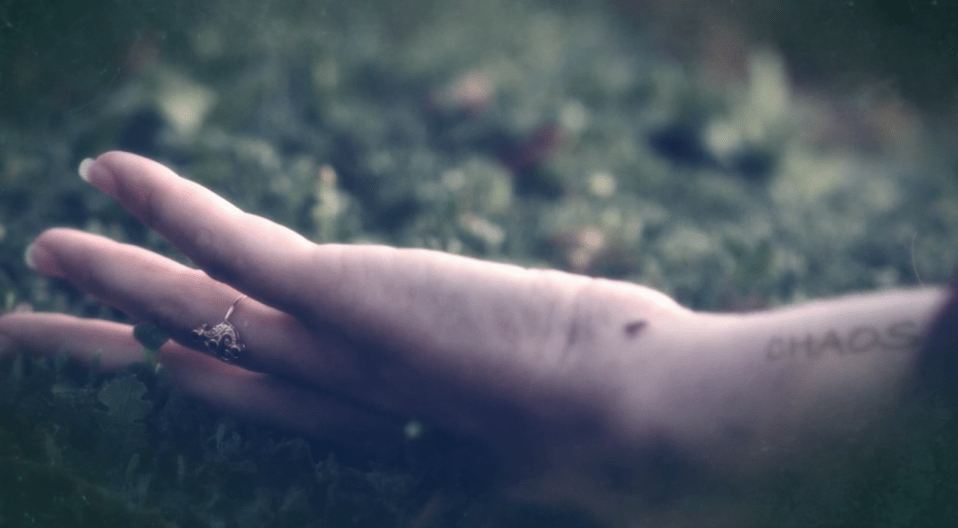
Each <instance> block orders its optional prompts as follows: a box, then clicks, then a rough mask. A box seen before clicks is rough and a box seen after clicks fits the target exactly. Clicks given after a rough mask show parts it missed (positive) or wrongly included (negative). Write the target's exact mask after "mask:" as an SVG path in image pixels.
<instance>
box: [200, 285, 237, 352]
mask: <svg viewBox="0 0 958 528" xmlns="http://www.w3.org/2000/svg"><path fill="white" fill-rule="evenodd" d="M245 298H246V296H245V295H241V296H239V297H238V298H237V299H236V300H235V301H233V304H231V305H230V308H229V310H227V311H226V316H224V317H223V322H222V323H220V324H218V325H216V326H214V327H213V328H210V327H208V326H207V325H206V323H203V324H202V325H200V326H199V327H198V328H194V329H193V330H192V331H190V338H192V339H193V342H195V343H199V344H202V346H203V348H204V349H205V351H206V353H208V354H209V355H211V356H213V357H215V358H217V359H219V360H220V361H223V362H224V363H232V362H234V361H237V360H239V359H241V358H242V357H243V351H244V350H246V345H245V344H243V341H242V340H241V339H240V336H239V332H237V331H236V327H235V326H233V323H231V322H230V315H232V314H233V310H234V309H235V308H236V305H237V304H239V302H240V301H242V300H243V299H245Z"/></svg>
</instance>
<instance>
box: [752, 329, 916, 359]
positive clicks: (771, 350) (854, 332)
mask: <svg viewBox="0 0 958 528" xmlns="http://www.w3.org/2000/svg"><path fill="white" fill-rule="evenodd" d="M920 344H921V331H920V326H919V325H918V323H916V322H915V321H896V322H893V323H890V324H888V325H887V326H884V327H876V326H856V327H854V328H849V329H842V330H835V329H832V330H829V331H827V332H825V333H821V334H818V333H815V334H813V333H807V334H800V335H799V334H794V335H784V336H775V337H772V338H771V339H770V340H769V342H768V345H767V346H766V347H765V357H766V358H767V359H768V360H769V361H779V360H785V359H818V358H821V357H824V356H826V355H852V354H862V353H865V352H871V351H880V350H887V351H906V350H914V349H916V348H918V346H919V345H920Z"/></svg>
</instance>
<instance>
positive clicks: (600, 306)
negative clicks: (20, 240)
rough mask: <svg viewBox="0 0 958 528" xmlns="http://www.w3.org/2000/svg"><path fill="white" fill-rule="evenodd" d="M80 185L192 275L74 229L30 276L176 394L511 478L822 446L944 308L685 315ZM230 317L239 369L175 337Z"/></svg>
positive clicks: (151, 167) (542, 275)
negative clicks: (96, 305)
mask: <svg viewBox="0 0 958 528" xmlns="http://www.w3.org/2000/svg"><path fill="white" fill-rule="evenodd" d="M81 173H82V174H83V175H84V176H85V179H87V180H88V181H89V182H90V183H92V184H93V185H94V186H96V187H97V188H99V189H100V190H102V191H103V192H106V193H107V194H109V195H110V196H112V197H114V198H115V199H117V200H118V201H119V202H120V203H121V204H122V205H123V206H124V207H125V208H126V209H127V210H129V211H130V212H131V213H132V214H133V215H135V216H136V217H137V218H139V219H140V221H142V222H143V223H144V224H146V225H147V226H148V227H150V228H152V229H154V230H156V231H157V232H159V233H160V234H161V235H163V236H164V237H165V238H166V239H167V240H169V241H170V242H171V243H172V244H173V245H174V246H176V247H177V248H179V249H180V250H181V251H182V252H183V253H184V254H185V255H186V256H188V257H189V258H190V259H191V260H192V261H193V262H195V263H196V264H197V265H198V266H199V269H192V268H188V267H186V266H183V265H181V264H178V263H176V262H174V261H171V260H169V259H166V258H164V257H161V256H159V255H156V254H154V253H151V252H149V251H146V250H144V249H141V248H137V247H134V246H130V245H125V244H119V243H117V242H113V241H111V240H108V239H105V238H103V237H99V236H95V235H91V234H86V233H82V232H78V231H73V230H68V229H51V230H49V231H47V232H45V233H43V234H42V235H40V237H38V238H37V240H36V241H35V242H34V244H33V245H32V246H31V247H30V248H29V250H28V253H27V258H28V261H29V263H30V264H31V266H32V267H34V268H35V269H36V270H38V271H39V272H41V273H44V274H46V275H48V276H51V277H61V278H65V279H67V280H69V281H71V282H72V283H73V284H74V285H76V286H77V287H78V288H80V289H81V290H83V291H85V292H88V293H90V294H92V295H95V296H97V297H99V298H101V299H102V300H103V301H105V302H107V303H109V304H111V305H113V306H115V307H117V308H119V309H121V310H123V311H124V312H125V313H127V314H128V315H129V316H130V317H131V318H132V319H134V320H137V321H146V322H152V323H154V324H156V325H158V326H159V327H161V328H162V329H164V330H165V331H166V332H168V333H169V334H170V335H171V336H172V339H173V340H172V341H171V342H168V343H167V344H165V345H164V346H163V347H162V348H161V349H160V355H159V361H160V363H161V364H162V365H163V366H164V367H165V368H166V369H167V371H168V372H169V374H170V377H171V378H172V379H173V381H174V382H175V383H176V384H177V385H178V386H179V387H180V388H181V389H182V390H183V391H185V392H186V393H188V394H191V395H193V396H195V397H196V398H198V399H200V400H202V401H205V402H207V403H209V404H210V405H212V406H215V407H217V408H219V409H222V410H224V411H226V412H229V413H231V414H234V415H236V416H239V417H242V418H247V419H251V420H256V421H260V422H266V423H271V424H273V425H277V426H280V427H285V428H290V429H294V430H297V431H301V432H304V433H306V434H309V435H314V436H322V437H331V438H334V439H339V440H343V441H355V440H356V439H357V438H359V439H364V440H375V441H384V442H399V441H400V440H401V438H402V426H403V424H404V423H405V422H406V421H408V420H409V419H410V418H416V419H419V420H423V421H425V422H427V423H430V424H433V425H435V426H437V427H440V428H443V429H446V430H449V431H452V432H454V433H457V434H460V435H464V436H468V437H472V438H474V439H477V440H479V441H481V442H484V443H486V444H488V445H489V446H492V447H493V448H494V449H496V450H497V451H498V452H499V453H501V454H503V455H511V456H515V457H522V459H523V460H526V461H528V460H530V459H532V458H538V459H541V460H543V461H544V460H551V461H553V462H555V461H556V460H561V461H563V462H564V463H567V464H573V465H576V464H577V465H582V464H591V463H596V464H601V462H596V461H597V460H601V461H606V462H607V461H609V460H615V461H616V463H617V464H620V465H621V464H626V463H627V461H629V460H632V461H635V462H636V464H637V466H636V467H642V466H643V464H646V463H648V462H650V460H649V457H650V456H651V457H658V456H660V455H662V453H669V454H670V455H669V456H671V454H675V453H680V454H682V456H683V457H688V459H689V460H694V461H697V463H705V464H709V465H712V466H724V467H736V468H737V467H740V466H741V462H742V461H743V460H749V461H751V462H754V461H755V460H756V457H755V455H756V453H759V452H761V453H763V454H765V453H767V452H768V451H769V446H773V447H774V446H775V445H777V444H776V443H775V442H777V441H780V439H781V438H783V437H785V436H788V435H789V434H790V432H794V431H802V430H803V429H807V428H809V427H810V424H811V425H816V424H817V425H821V422H822V420H821V419H820V416H821V413H820V412H819V411H821V410H822V408H823V405H827V406H828V409H827V410H828V416H829V417H830V418H829V419H828V420H827V423H825V424H824V425H825V429H836V430H838V429H841V423H842V420H841V418H842V416H847V415H851V414H853V413H854V414H855V415H856V416H860V413H861V411H862V410H863V409H866V410H871V409H872V408H878V407H880V406H879V405H878V402H880V401H882V400H883V399H885V400H887V397H886V396H887V395H888V394H890V393H892V392H893V391H891V390H890V389H889V387H890V386H892V385H893V384H896V383H900V382H901V380H903V379H905V378H907V377H908V376H909V375H910V373H911V371H912V370H913V365H914V362H915V356H916V354H917V351H918V345H919V343H920V339H921V335H922V333H923V332H924V330H925V328H926V327H927V326H928V324H929V322H930V320H931V318H932V317H933V315H934V314H935V311H936V308H937V307H938V306H939V305H940V304H941V302H942V300H943V296H944V293H943V292H942V291H941V290H940V289H935V288H928V289H923V290H914V291H893V292H885V293H881V294H873V295H870V296H856V297H849V298H844V299H838V300H832V301H820V302H817V303H811V304H808V305H805V306H799V307H793V308H788V309H782V310H776V311H770V312H766V313H762V314H754V315H749V316H735V315H715V314H698V313H694V312H691V311H689V310H687V309H685V308H682V307H681V306H679V305H678V304H676V303H675V302H674V301H672V300H671V299H670V298H668V297H667V296H665V295H663V294H661V293H659V292H656V291H654V290H651V289H648V288H644V287H642V286H637V285H634V284H628V283H622V282H615V281H608V280H602V279H591V278H587V277H582V276H576V275H571V274H567V273H563V272H558V271H549V270H530V269H523V268H520V267H516V266H511V265H506V264H495V263H488V262H481V261H477V260H474V259H469V258H464V257H459V256H454V255H449V254H445V253H440V252H435V251H426V250H418V249H394V248H389V247H381V246H362V245H338V244H326V245H316V244H313V243H311V242H309V241H308V240H306V239H305V238H303V237H301V236H299V235H298V234H296V233H294V232H292V231H290V230H288V229H286V228H284V227H281V226H279V225H276V224H274V223H272V222H270V221H269V220H266V219H264V218H261V217H258V216H255V215H251V214H247V213H244V212H242V211H240V210H239V209H237V208H236V207H234V206H232V205H231V204H229V203H228V202H226V201H225V200H223V199H222V198H220V197H219V196H217V195H215V194H213V193H212V192H210V191H209V190H207V189H205V188H203V187H201V186H199V185H197V184H195V183H192V182H190V181H188V180H185V179H183V178H180V177H178V176H177V175H176V174H174V173H173V172H172V171H170V170H169V169H167V168H166V167H163V166H162V165H160V164H158V163H156V162H153V161H150V160H147V159H144V158H141V157H138V156H134V155H132V154H126V153H120V152H111V153H107V154H104V155H102V156H100V157H99V158H98V159H97V160H96V161H94V162H92V163H86V162H85V163H84V165H82V166H81ZM243 296H246V297H243ZM231 307H232V308H233V310H232V312H231V314H230V316H229V322H230V323H231V324H232V325H234V327H235V329H236V330H237V332H238V334H239V336H240V339H241V342H242V343H243V344H244V345H245V350H244V351H243V353H242V355H241V357H239V358H238V359H237V360H236V361H235V362H233V363H224V362H221V361H219V360H217V359H215V358H213V357H211V356H209V355H205V354H203V353H200V352H197V350H202V348H201V347H199V346H197V344H196V343H195V342H194V341H193V340H191V338H190V332H191V330H193V329H196V328H198V327H200V326H201V325H203V324H206V325H207V326H208V327H212V326H214V325H216V324H217V323H220V322H222V321H224V318H225V316H226V313H227V311H228V310H229V309H230V308H231ZM0 335H3V336H6V337H7V338H8V339H10V340H12V341H13V342H15V343H17V344H18V345H19V346H20V347H22V348H25V349H29V350H33V351H38V352H45V351H54V350H60V349H64V348H67V349H69V350H71V351H72V352H73V353H74V355H76V356H77V357H79V358H81V359H88V360H89V359H92V358H93V357H94V356H97V355H98V356H99V361H100V365H101V366H102V367H105V368H111V369H118V368H122V367H123V366H125V365H128V364H130V363H132V362H135V361H139V360H141V359H142V348H141V346H140V345H139V344H138V343H137V342H136V341H135V340H134V338H133V335H132V327H130V326H128V325H123V324H118V323H112V322H105V321H91V320H80V319H77V318H74V317H70V316H66V315H59V314H40V313H37V314H9V315H5V316H3V317H2V318H0ZM836 395H837V396H838V397H837V398H835V396H836ZM836 402H839V403H838V404H836ZM836 405H837V408H836ZM817 429H821V428H817ZM787 433H788V434H787ZM789 437H790V436H789ZM777 439H778V440H777ZM772 452H774V449H772ZM573 453H574V454H575V456H572V455H571V454H573ZM576 459H578V460H576ZM582 459H585V460H582Z"/></svg>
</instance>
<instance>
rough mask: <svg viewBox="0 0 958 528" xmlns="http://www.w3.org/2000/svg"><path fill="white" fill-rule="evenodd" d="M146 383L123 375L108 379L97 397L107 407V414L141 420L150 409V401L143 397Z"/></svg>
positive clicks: (128, 419) (126, 419)
mask: <svg viewBox="0 0 958 528" xmlns="http://www.w3.org/2000/svg"><path fill="white" fill-rule="evenodd" d="M144 394H146V385H143V383H142V382H141V381H140V380H138V379H136V378H134V377H133V376H124V377H120V378H116V379H114V380H111V381H108V382H107V383H106V384H105V385H103V388H102V389H100V394H99V395H98V396H97V399H99V400H100V402H101V403H103V405H106V406H107V408H108V409H109V415H110V416H111V417H113V418H119V419H122V420H124V421H128V422H139V421H142V420H143V417H144V416H146V413H147V412H149V410H150V402H148V401H145V400H144V399H143V395H144Z"/></svg>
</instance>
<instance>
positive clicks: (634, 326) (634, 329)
mask: <svg viewBox="0 0 958 528" xmlns="http://www.w3.org/2000/svg"><path fill="white" fill-rule="evenodd" d="M647 324H648V322H646V321H645V320H644V319H637V320H635V321H630V322H628V323H626V324H625V335H627V336H628V337H630V338H634V337H635V336H637V335H639V332H640V331H642V329H643V328H645V326H646V325H647Z"/></svg>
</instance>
